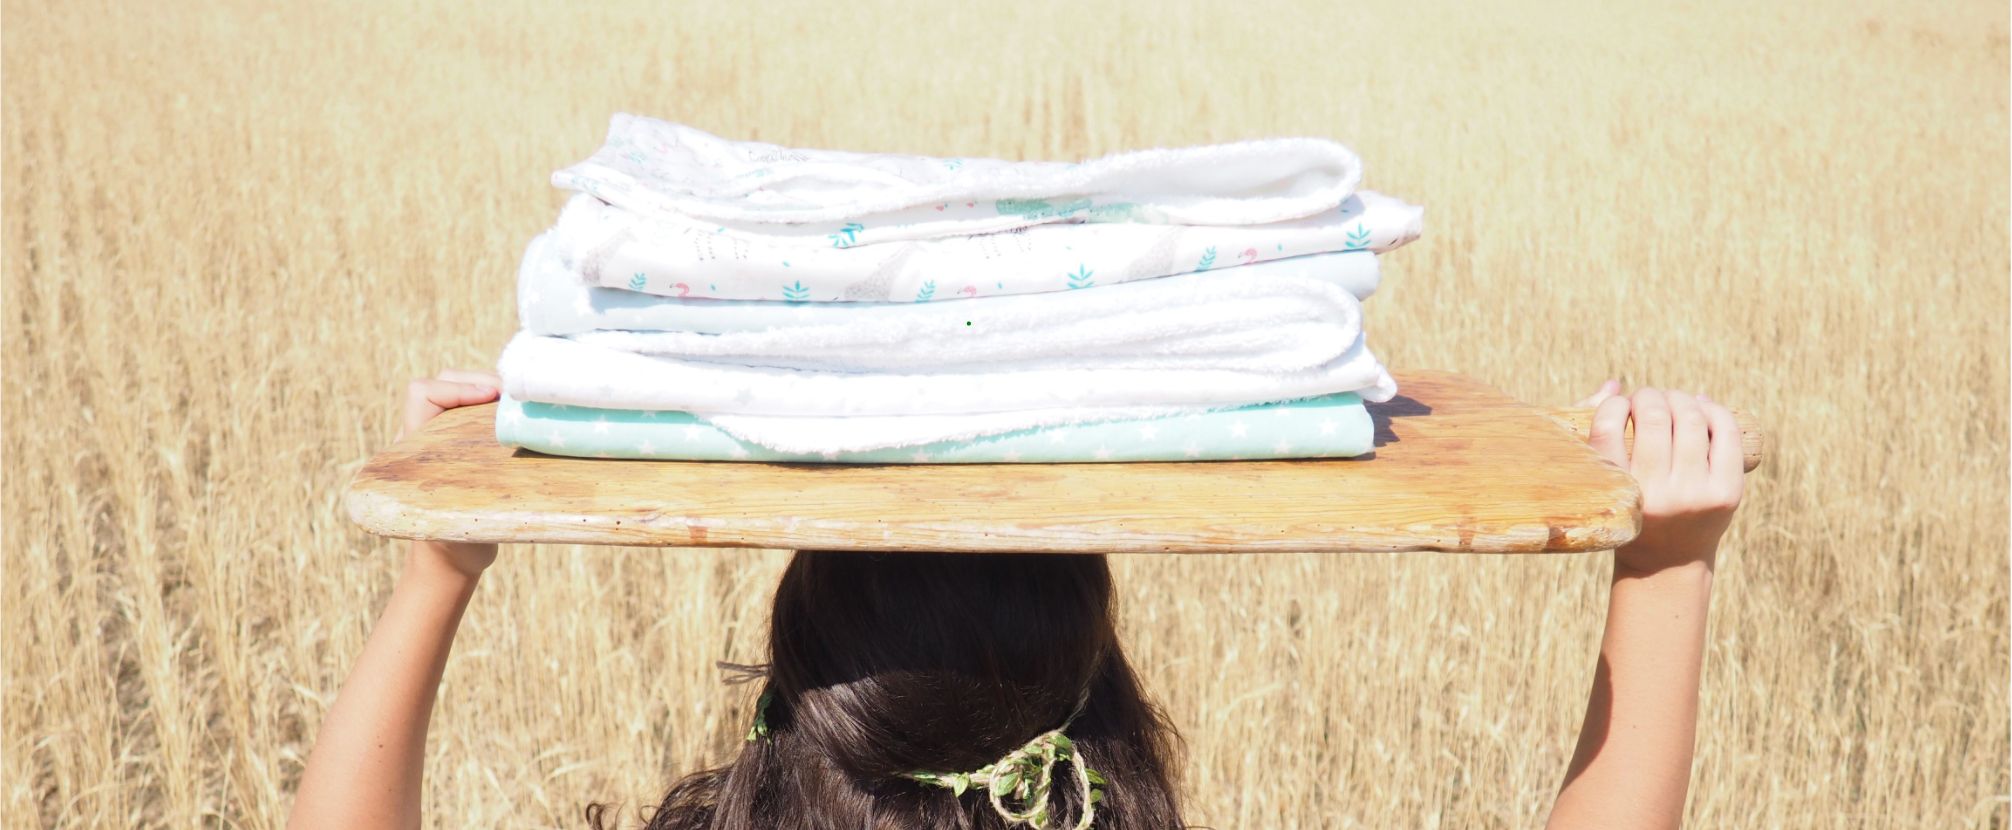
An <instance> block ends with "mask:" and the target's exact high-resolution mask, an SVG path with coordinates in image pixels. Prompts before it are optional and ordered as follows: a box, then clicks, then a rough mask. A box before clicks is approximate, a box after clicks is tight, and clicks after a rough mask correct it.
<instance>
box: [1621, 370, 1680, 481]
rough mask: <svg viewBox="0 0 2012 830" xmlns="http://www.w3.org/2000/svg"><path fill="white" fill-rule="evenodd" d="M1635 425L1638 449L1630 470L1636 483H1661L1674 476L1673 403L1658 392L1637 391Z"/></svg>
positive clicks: (1632, 408)
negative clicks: (1671, 430)
mask: <svg viewBox="0 0 2012 830" xmlns="http://www.w3.org/2000/svg"><path fill="white" fill-rule="evenodd" d="M1628 409H1629V413H1628V414H1629V417H1631V418H1633V419H1634V421H1635V448H1634V451H1633V452H1631V453H1629V457H1628V467H1629V469H1630V470H1631V471H1633V472H1634V474H1635V478H1636V480H1650V479H1661V478H1664V477H1666V476H1668V475H1669V472H1670V402H1669V399H1668V398H1667V397H1666V396H1664V395H1663V393H1662V391H1661V390H1658V389H1637V390H1635V395H1634V397H1633V399H1632V400H1630V401H1629V407H1628Z"/></svg>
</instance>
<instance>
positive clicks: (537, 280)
mask: <svg viewBox="0 0 2012 830" xmlns="http://www.w3.org/2000/svg"><path fill="white" fill-rule="evenodd" d="M1253 277H1267V278H1269V277H1303V278H1307V279H1315V280H1321V281H1323V282H1328V283H1332V284H1334V285H1336V286H1339V287H1341V288H1342V289H1343V290H1346V291H1348V292H1349V293H1350V294H1353V295H1354V296H1355V297H1356V299H1358V300H1366V299H1368V298H1369V296H1370V295H1371V294H1373V293H1375V291H1376V287H1377V284H1378V282H1379V280H1380V278H1381V267H1380V265H1379V263H1378V261H1377V258H1376V256H1375V255H1374V254H1371V253H1369V252H1368V251H1354V252H1350V253H1340V254H1313V255H1310V256H1303V257H1294V258H1292V259H1281V260H1273V261H1271V262H1265V263H1259V264H1257V265H1247V266H1239V267H1234V268H1216V269H1211V270H1209V271H1205V272H1202V273H1199V274H1193V275H1183V276H1175V277H1169V278H1167V279H1166V280H1146V281H1142V282H1138V283H1127V284H1122V285H1113V286H1105V287H1102V288H1099V289H1098V290H1097V292H1095V293H1098V294H1103V293H1105V292H1113V293H1117V294H1120V295H1123V294H1124V293H1126V292H1128V291H1130V290H1131V289H1134V288H1138V287H1141V286H1152V285H1154V284H1156V283H1160V282H1168V281H1182V282H1184V283H1198V284H1208V283H1215V282H1223V281H1234V280H1243V279H1248V278H1253ZM1036 299H1038V300H1040V301H1042V302H1044V303H1048V304H1050V305H1049V307H1051V308H1057V309H1066V308H1068V307H1070V306H1073V305H1075V304H1076V302H1077V298H1075V297H1072V296H1069V295H1068V294H1066V293H1048V294H1030V295H1018V296H1000V297H984V298H980V299H975V300H955V301H949V300H946V301H944V302H930V303H777V302H764V301H759V300H708V299H680V298H677V297H661V296H655V295H650V294H639V293H636V292H634V291H625V290H621V289H616V288H600V287H596V286H590V285H585V284H583V283H581V282H580V281H579V280H578V279H577V278H575V277H574V276H573V275H572V274H571V273H569V272H568V271H567V270H566V266H565V264H564V263H563V262H561V261H560V260H559V258H558V254H557V252H556V251H555V250H554V249H553V245H552V243H551V240H550V236H549V234H547V235H540V236H538V237H537V238H535V239H533V240H531V244H530V245H529V246H528V247H527V248H526V249H525V251H524V260H523V263H522V264H521V265H520V266H519V267H518V272H517V315H518V320H519V322H520V323H521V324H522V326H523V328H524V330H525V331H529V332H534V333H537V334H581V333H585V332H590V331H603V330H622V331H642V332H647V331H673V332H690V333H694V334H737V333H745V332H761V331H768V330H770V329H778V328H795V327H807V326H833V325H860V324H863V323H866V322H868V321H876V320H882V319H913V318H915V317H916V316H917V315H918V314H920V313H923V311H924V310H927V313H929V314H938V313H941V314H950V315H953V316H954V315H956V314H961V313H967V312H968V313H973V314H983V313H987V312H986V309H988V308H992V307H995V306H996V305H997V304H999V303H1002V302H1004V303H1019V302H1023V301H1027V300H1036ZM972 328H976V325H975V323H974V325H973V326H972Z"/></svg>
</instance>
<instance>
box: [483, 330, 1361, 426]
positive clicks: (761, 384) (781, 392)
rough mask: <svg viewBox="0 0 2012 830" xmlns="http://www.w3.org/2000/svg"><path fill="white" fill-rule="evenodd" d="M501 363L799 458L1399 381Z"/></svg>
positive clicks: (508, 385)
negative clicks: (677, 414) (701, 422)
mask: <svg viewBox="0 0 2012 830" xmlns="http://www.w3.org/2000/svg"><path fill="white" fill-rule="evenodd" d="M499 369H500V371H501V373H502V375H503V386H504V390H505V392H506V393H508V394H509V395H510V396H511V397H513V398H516V399H518V400H538V401H542V402H546V403H559V404H566V405H572V406H594V407H600V408H606V409H639V410H644V411H645V412H649V411H672V410H675V411H686V412H690V413H692V414H694V415H697V416H699V417H701V418H704V419H706V420H707V421H709V422H711V423H713V424H714V425H716V426H718V427H719V428H721V429H724V430H726V431H727V432H729V433H731V434H733V435H734V436H736V437H738V438H741V439H742V440H745V441H750V442H753V443H756V444H760V445H762V446H765V447H769V448H772V449H775V450H778V451H781V452H800V453H824V452H853V451H865V450H873V449H885V448H889V447H906V446H916V445H920V444H927V443H932V442H935V441H950V440H963V439H968V438H978V437H982V436H986V435H996V434H999V433H1004V432H1012V431H1014V430H1019V429H1027V428H1031V427H1042V426H1055V425H1058V424H1077V423H1092V422H1097V421H1109V420H1137V419H1145V418H1157V417H1162V416H1167V415H1178V414H1185V413H1193V412H1201V411H1206V410H1210V409H1222V408H1229V407H1236V406H1245V405H1249V404H1256V403H1270V402H1275V401H1284V400H1293V399H1296V398H1303V397H1311V396H1315V395H1324V394H1330V393H1333V392H1348V391H1352V392H1355V393H1357V394H1358V395H1360V396H1361V397H1362V398H1363V400H1366V401H1371V402H1376V401H1386V400H1389V399H1390V398H1391V397H1393V396H1394V395H1396V394H1397V384H1396V382H1395V381H1393V380H1392V379H1391V377H1390V375H1389V374H1388V373H1386V372H1385V371H1384V370H1383V366H1382V365H1381V364H1379V363H1377V361H1376V358H1375V356H1374V355H1372V354H1370V352H1369V350H1368V348H1367V346H1365V345H1364V344H1363V343H1361V342H1360V341H1357V343H1356V344H1355V346H1354V347H1352V348H1351V349H1349V351H1348V352H1347V353H1345V354H1343V355H1342V357H1341V358H1339V359H1337V360H1335V361H1333V362H1331V363H1329V364H1327V365H1325V366H1321V367H1319V368H1317V369H1314V370H1310V371H1303V372H1293V373H1286V374H1278V375H1272V374H1262V373H1250V372H1227V371H1190V370H1172V371H1169V370H1116V371H1108V372H1100V371H1066V370H1065V371H1054V370H1049V371H1030V372H998V373H972V374H964V375H920V376H918V375H858V374H845V373H836V372H804V371H798V370H790V369H759V368H750V367H736V366H728V365H721V364H708V363H700V362H694V361H682V360H676V359H671V358H659V357H650V356H647V355H638V354H633V353H629V352H619V351H614V350H610V349H603V348H599V347H596V346H589V345H586V344H582V343H576V342H573V341H571V340H567V339H565V338H560V337H547V336H541V335H531V334H519V335H517V338H516V339H515V340H513V341H511V343H510V345H509V346H508V347H506V348H505V349H504V351H503V358H502V360H501V362H500V366H499ZM902 410H907V411H906V412H903V411H902Z"/></svg>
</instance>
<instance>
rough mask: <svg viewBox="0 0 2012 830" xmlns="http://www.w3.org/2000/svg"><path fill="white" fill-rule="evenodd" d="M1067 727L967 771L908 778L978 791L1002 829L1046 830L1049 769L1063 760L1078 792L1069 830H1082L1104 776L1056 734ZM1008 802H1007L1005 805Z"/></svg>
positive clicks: (959, 791)
mask: <svg viewBox="0 0 2012 830" xmlns="http://www.w3.org/2000/svg"><path fill="white" fill-rule="evenodd" d="M1067 728H1069V725H1068V724H1066V723H1065V724H1063V725H1062V726H1061V727H1059V728H1057V729H1054V730H1052V731H1049V732H1043V733H1041V734H1040V735H1038V736H1036V737H1035V738H1034V740H1031V741H1028V742H1027V745H1026V746H1023V747H1020V748H1019V749H1016V750H1013V751H1012V752H1009V753H1007V754H1006V757H1004V758H1001V759H999V760H997V761H994V762H992V763H990V764H987V765H985V766H982V767H979V768H977V769H975V770H972V771H970V772H952V773H943V772H911V773H909V774H908V777H909V778H911V779H914V780H916V781H920V782H922V783H924V784H933V785H935V786H938V787H944V788H946V789H948V790H950V791H951V792H953V793H955V794H957V795H959V796H962V795H964V793H965V792H966V791H968V790H970V789H971V788H972V787H983V788H984V789H985V792H986V795H987V798H988V799H989V800H990V801H991V802H992V811H993V812H995V813H998V814H999V817H1000V818H1003V819H1005V820H1006V824H1007V826H1009V827H1010V826H1013V825H1026V826H1028V827H1031V828H1033V830H1048V828H1049V827H1050V826H1051V825H1050V824H1049V819H1050V818H1051V817H1050V816H1049V815H1048V795H1049V793H1051V792H1053V788H1054V783H1055V764H1056V763H1057V762H1059V761H1068V762H1070V763H1069V767H1070V768H1071V769H1074V770H1075V771H1076V786H1077V787H1078V788H1079V789H1080V791H1081V792H1082V793H1083V814H1082V815H1081V816H1078V817H1077V819H1076V823H1075V824H1073V825H1070V826H1071V827H1072V828H1073V830H1088V828H1089V826H1090V823H1091V822H1093V821H1096V818H1097V802H1099V801H1103V800H1104V791H1103V789H1101V786H1100V785H1102V784H1103V783H1104V776H1102V775H1099V774H1097V771H1096V770H1093V769H1091V768H1090V765H1088V764H1085V763H1083V759H1082V758H1080V757H1078V756H1077V755H1076V744H1075V742H1073V741H1070V740H1069V736H1067V735H1064V734H1062V730H1063V729H1067ZM1009 799H1010V800H1011V801H1009ZM1012 802H1018V804H1019V806H1018V807H1015V806H1013V803H1012Z"/></svg>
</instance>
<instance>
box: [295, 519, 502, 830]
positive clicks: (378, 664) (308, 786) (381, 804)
mask: <svg viewBox="0 0 2012 830" xmlns="http://www.w3.org/2000/svg"><path fill="white" fill-rule="evenodd" d="M475 581H476V575H475V574H473V573H468V572H465V571H463V570H461V569H458V568H456V567H454V566H453V564H451V562H450V556H449V554H448V553H447V551H446V550H445V546H441V545H435V544H433V543H428V542H414V543H412V549H411V552H410V554H409V555H408V558H407V560H406V564H405V571H404V573H403V574H402V575H401V576H400V577H399V579H398V585H397V587H396V588H394V589H393V590H392V593H391V600H390V601H389V602H388V603H386V605H385V607H384V615H383V616H382V617H380V618H379V619H378V621H377V627H376V628H374V629H372V630H371V633H370V639H369V641H368V642H366V643H365V644H364V646H363V653H362V654H361V655H360V656H358V657H357V660H356V666H355V668H353V669H351V671H350V675H349V679H348V680H347V681H346V682H344V683H343V686H342V690H341V692H339V693H338V694H337V695H336V700H335V706H334V707H332V708H330V709H329V712H328V717H327V718H326V719H325V720H323V722H322V726H321V735H320V737H319V738H318V739H316V741H315V746H314V752H313V754H311V755H310V756H309V757H308V762H307V770H306V771H305V772H304V773H303V774H302V776H301V781H300V791H299V793H298V794H297V795H296V798H295V800H294V807H293V815H292V816H291V818H290V820H289V821H288V826H289V827H293V828H315V827H343V828H359V827H372V828H375V827H387V828H389V827H399V828H404V827H418V826H419V825H420V821H419V818H420V814H419V794H420V782H421V771H422V765H423V763H424V760H425V751H426V726H427V722H428V720H430V719H431V717H432V715H433V699H434V696H435V694H436V692H437V691H438V690H439V688H440V675H441V671H442V670H443V669H444V668H445V666H446V664H447V653H448V650H449V648H451V647H452V646H453V644H454V632H455V629H456V628H458V627H459V625H460V623H461V613H462V611H463V610H464V609H466V608H467V607H468V599H469V597H470V596H471V595H472V593H473V592H474V590H475Z"/></svg>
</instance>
